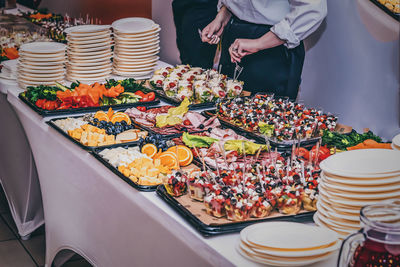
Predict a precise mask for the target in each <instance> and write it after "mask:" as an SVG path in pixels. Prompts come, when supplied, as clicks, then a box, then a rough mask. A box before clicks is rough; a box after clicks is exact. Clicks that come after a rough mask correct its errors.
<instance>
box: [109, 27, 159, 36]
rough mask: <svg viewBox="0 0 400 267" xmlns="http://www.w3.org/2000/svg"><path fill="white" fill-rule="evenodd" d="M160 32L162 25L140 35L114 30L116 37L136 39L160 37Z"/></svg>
mask: <svg viewBox="0 0 400 267" xmlns="http://www.w3.org/2000/svg"><path fill="white" fill-rule="evenodd" d="M160 31H161V27H160V25H158V24H154V26H153V27H152V28H151V29H150V30H148V31H145V32H140V33H129V32H121V31H118V30H117V29H114V35H117V36H121V37H127V38H135V37H146V36H150V35H158V33H159V32H160Z"/></svg>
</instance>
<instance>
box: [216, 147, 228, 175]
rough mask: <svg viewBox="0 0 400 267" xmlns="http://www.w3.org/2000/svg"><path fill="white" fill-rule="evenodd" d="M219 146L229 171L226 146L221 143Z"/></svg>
mask: <svg viewBox="0 0 400 267" xmlns="http://www.w3.org/2000/svg"><path fill="white" fill-rule="evenodd" d="M218 146H219V150H221V152H222V156H223V157H224V161H225V164H226V169H227V170H228V169H229V165H228V161H227V160H226V153H225V144H224V145H223V146H221V143H220V142H218Z"/></svg>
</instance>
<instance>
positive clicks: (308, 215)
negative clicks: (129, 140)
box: [156, 185, 315, 236]
mask: <svg viewBox="0 0 400 267" xmlns="http://www.w3.org/2000/svg"><path fill="white" fill-rule="evenodd" d="M156 192H157V195H158V196H159V197H161V199H163V200H164V201H165V202H167V203H168V204H169V205H170V206H171V207H172V208H173V209H174V210H175V211H176V212H178V213H179V214H180V215H181V216H182V217H183V218H184V219H185V220H186V221H187V222H188V223H189V224H191V225H192V226H193V227H194V228H195V229H196V230H197V231H199V232H200V233H201V234H202V235H203V236H215V235H221V234H228V233H235V232H239V231H241V230H242V229H243V228H245V227H247V226H249V225H251V224H254V223H258V222H267V221H293V222H312V217H313V215H314V213H315V212H314V211H310V212H303V213H301V214H297V215H282V216H279V217H266V218H262V219H257V220H248V221H243V222H231V223H225V224H221V225H210V224H205V223H203V222H202V221H201V220H200V219H199V218H197V216H196V215H194V214H193V213H192V212H191V211H190V210H188V209H187V208H186V207H185V206H183V205H182V204H181V203H179V202H178V201H177V200H176V199H175V197H172V196H170V195H169V194H168V193H167V190H166V189H165V187H164V185H159V186H158V187H157V191H156Z"/></svg>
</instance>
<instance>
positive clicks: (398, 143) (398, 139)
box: [392, 134, 400, 150]
mask: <svg viewBox="0 0 400 267" xmlns="http://www.w3.org/2000/svg"><path fill="white" fill-rule="evenodd" d="M392 148H393V149H395V150H400V134H398V135H396V136H395V137H394V138H393V140H392Z"/></svg>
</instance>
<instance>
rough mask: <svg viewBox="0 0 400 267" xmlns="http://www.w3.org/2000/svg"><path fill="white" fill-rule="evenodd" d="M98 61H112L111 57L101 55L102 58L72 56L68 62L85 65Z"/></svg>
mask: <svg viewBox="0 0 400 267" xmlns="http://www.w3.org/2000/svg"><path fill="white" fill-rule="evenodd" d="M95 62H97V63H98V64H100V63H102V62H106V63H108V62H111V57H101V58H90V59H85V60H83V59H80V58H79V59H75V58H70V59H69V61H68V63H69V64H71V65H81V66H85V64H88V65H93V63H95Z"/></svg>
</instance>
